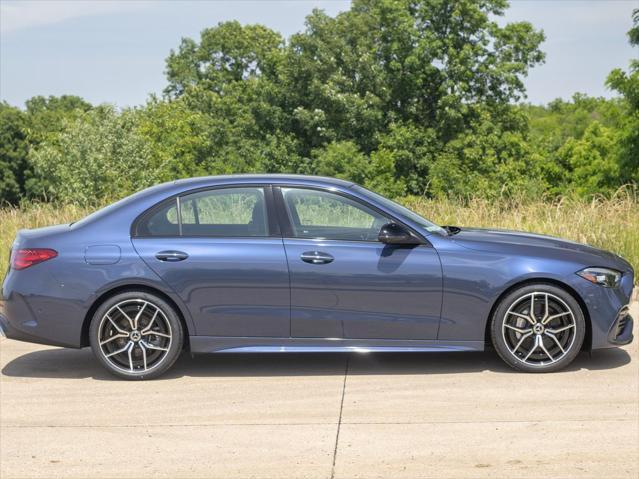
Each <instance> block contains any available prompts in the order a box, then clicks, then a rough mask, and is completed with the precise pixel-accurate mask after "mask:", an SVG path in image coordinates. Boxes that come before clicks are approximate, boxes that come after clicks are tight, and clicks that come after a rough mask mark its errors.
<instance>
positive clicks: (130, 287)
mask: <svg viewBox="0 0 639 479" xmlns="http://www.w3.org/2000/svg"><path fill="white" fill-rule="evenodd" d="M128 291H141V292H145V293H150V294H154V295H156V296H159V297H160V298H162V299H163V300H164V301H166V302H167V303H169V305H170V306H171V307H172V308H173V309H174V310H175V312H176V313H177V315H178V318H179V319H180V323H181V324H182V328H184V345H183V347H184V348H185V349H188V348H189V347H190V343H189V333H190V328H189V325H188V324H187V322H186V319H185V317H184V312H183V311H182V308H180V307H179V306H178V304H177V303H176V302H175V301H174V300H173V299H172V298H171V297H170V296H169V295H168V294H166V293H165V292H164V291H162V290H160V289H158V288H155V287H153V286H149V285H148V284H135V283H129V284H123V285H118V286H113V287H112V288H110V289H108V290H106V291H103V292H102V293H100V295H99V296H98V297H96V299H95V300H94V301H93V303H92V304H91V306H90V307H89V309H88V310H87V313H86V315H85V317H84V320H83V322H82V330H81V336H80V346H81V347H85V346H88V345H89V327H90V325H91V320H92V319H93V315H94V314H95V312H96V310H97V309H98V308H99V307H100V305H101V304H102V303H104V302H105V301H106V300H107V299H109V298H111V297H113V296H115V295H117V294H120V293H125V292H128Z"/></svg>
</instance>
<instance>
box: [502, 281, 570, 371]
mask: <svg viewBox="0 0 639 479" xmlns="http://www.w3.org/2000/svg"><path fill="white" fill-rule="evenodd" d="M576 329H577V326H576V320H575V315H574V313H573V311H572V310H571V309H570V307H569V306H568V305H567V304H566V302H565V301H563V300H562V299H561V298H559V297H558V296H556V295H554V294H551V293H547V292H543V291H539V292H532V293H528V294H525V295H523V296H521V297H520V298H518V299H517V300H515V301H514V302H513V303H512V305H511V306H510V308H508V311H507V312H506V314H505V316H504V321H503V323H502V336H503V339H504V342H505V344H506V347H507V348H508V351H509V352H510V354H512V355H513V356H514V357H515V358H516V359H517V361H519V362H522V363H524V364H526V365H528V366H533V367H542V366H547V365H549V364H552V363H556V362H557V361H559V360H560V359H562V358H563V357H564V356H566V355H567V354H568V353H569V351H570V350H571V349H572V347H573V345H574V343H575V337H576Z"/></svg>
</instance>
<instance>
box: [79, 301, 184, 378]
mask: <svg viewBox="0 0 639 479" xmlns="http://www.w3.org/2000/svg"><path fill="white" fill-rule="evenodd" d="M140 310H142V311H141V312H140ZM156 311H157V312H156ZM107 313H108V316H107ZM138 313H139V314H138ZM136 317H137V318H138V319H137V320H136ZM134 323H138V324H134ZM134 326H135V327H134ZM127 334H128V335H127ZM89 341H90V343H91V349H92V350H93V354H94V355H95V357H96V358H97V359H98V361H99V362H100V364H102V366H104V367H105V369H106V370H107V371H109V372H110V373H111V374H114V375H115V376H118V377H120V378H123V379H130V380H134V379H137V380H142V379H153V378H156V377H158V376H160V375H162V374H164V373H165V372H166V371H167V370H168V369H169V368H170V367H171V366H173V364H174V363H175V361H176V360H177V358H178V357H179V356H180V353H181V352H182V345H183V344H184V331H183V328H182V323H181V322H180V319H179V317H178V315H177V312H176V311H175V310H174V308H173V307H172V306H171V305H169V304H168V303H167V302H166V301H165V300H164V299H162V298H161V297H159V296H156V295H154V294H151V293H148V292H145V291H127V292H124V293H120V294H116V295H115V296H112V297H110V298H108V299H106V300H105V301H104V302H103V303H102V304H101V305H100V306H99V307H98V309H97V310H96V312H95V314H94V315H93V318H92V320H91V325H90V328H89ZM122 348H126V349H124V350H123V349H122ZM118 351H122V352H119V353H118Z"/></svg>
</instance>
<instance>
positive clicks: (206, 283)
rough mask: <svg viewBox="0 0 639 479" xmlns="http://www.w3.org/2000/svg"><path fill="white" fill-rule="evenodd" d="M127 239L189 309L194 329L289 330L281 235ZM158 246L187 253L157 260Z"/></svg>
mask: <svg viewBox="0 0 639 479" xmlns="http://www.w3.org/2000/svg"><path fill="white" fill-rule="evenodd" d="M133 243H134V245H135V248H136V250H137V251H138V253H139V254H140V255H141V257H142V258H143V259H144V261H145V262H146V263H147V264H148V265H149V267H151V268H152V269H153V270H154V271H155V272H156V273H157V274H158V275H159V276H160V277H161V278H162V279H163V280H164V282H165V283H166V284H167V285H169V287H170V288H172V290H173V291H174V292H175V293H176V294H177V295H178V296H179V297H180V298H181V299H182V301H183V302H184V304H185V305H186V307H187V308H188V309H189V311H190V313H191V317H192V318H193V320H194V322H195V329H196V334H197V335H205V336H207V335H208V336H257V337H260V336H265V337H268V336H271V337H282V336H285V337H287V336H288V335H289V333H290V292H289V276H288V268H287V265H286V257H285V254H284V246H283V244H282V239H281V238H188V237H180V238H134V239H133ZM164 250H178V251H182V252H185V253H187V254H188V258H187V259H185V260H183V261H176V262H167V261H160V260H158V259H157V258H156V257H155V254H156V253H158V252H160V251H164Z"/></svg>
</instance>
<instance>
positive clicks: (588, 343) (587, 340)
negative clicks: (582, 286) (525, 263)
mask: <svg viewBox="0 0 639 479" xmlns="http://www.w3.org/2000/svg"><path fill="white" fill-rule="evenodd" d="M529 284H549V285H551V286H555V287H558V288H560V289H563V290H564V291H565V292H567V293H568V294H570V295H571V296H572V297H573V298H574V300H575V301H577V304H579V307H580V308H581V312H582V314H583V315H584V320H585V323H586V332H585V336H584V342H583V344H582V346H581V349H582V351H590V350H591V349H592V324H591V319H590V314H589V312H588V308H587V307H586V303H585V302H584V300H583V299H582V298H581V296H580V295H579V293H577V291H575V289H574V288H572V287H571V286H570V285H568V284H566V283H564V282H562V281H559V280H556V279H551V278H544V277H539V278H526V279H524V280H521V281H518V282H516V283H514V284H511V285H510V286H509V287H508V288H506V289H505V290H504V291H502V292H501V294H500V295H499V296H498V297H497V299H496V300H495V301H494V302H493V305H492V307H491V308H490V312H489V313H488V318H486V324H485V327H484V342H485V344H486V346H490V347H493V348H494V345H493V342H492V338H491V334H490V326H491V324H492V321H493V316H494V315H495V310H496V309H497V307H498V306H499V303H501V301H502V300H503V299H504V298H505V297H506V296H508V295H509V294H510V293H511V292H513V291H514V290H516V289H518V288H521V287H524V286H528V285H529Z"/></svg>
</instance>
